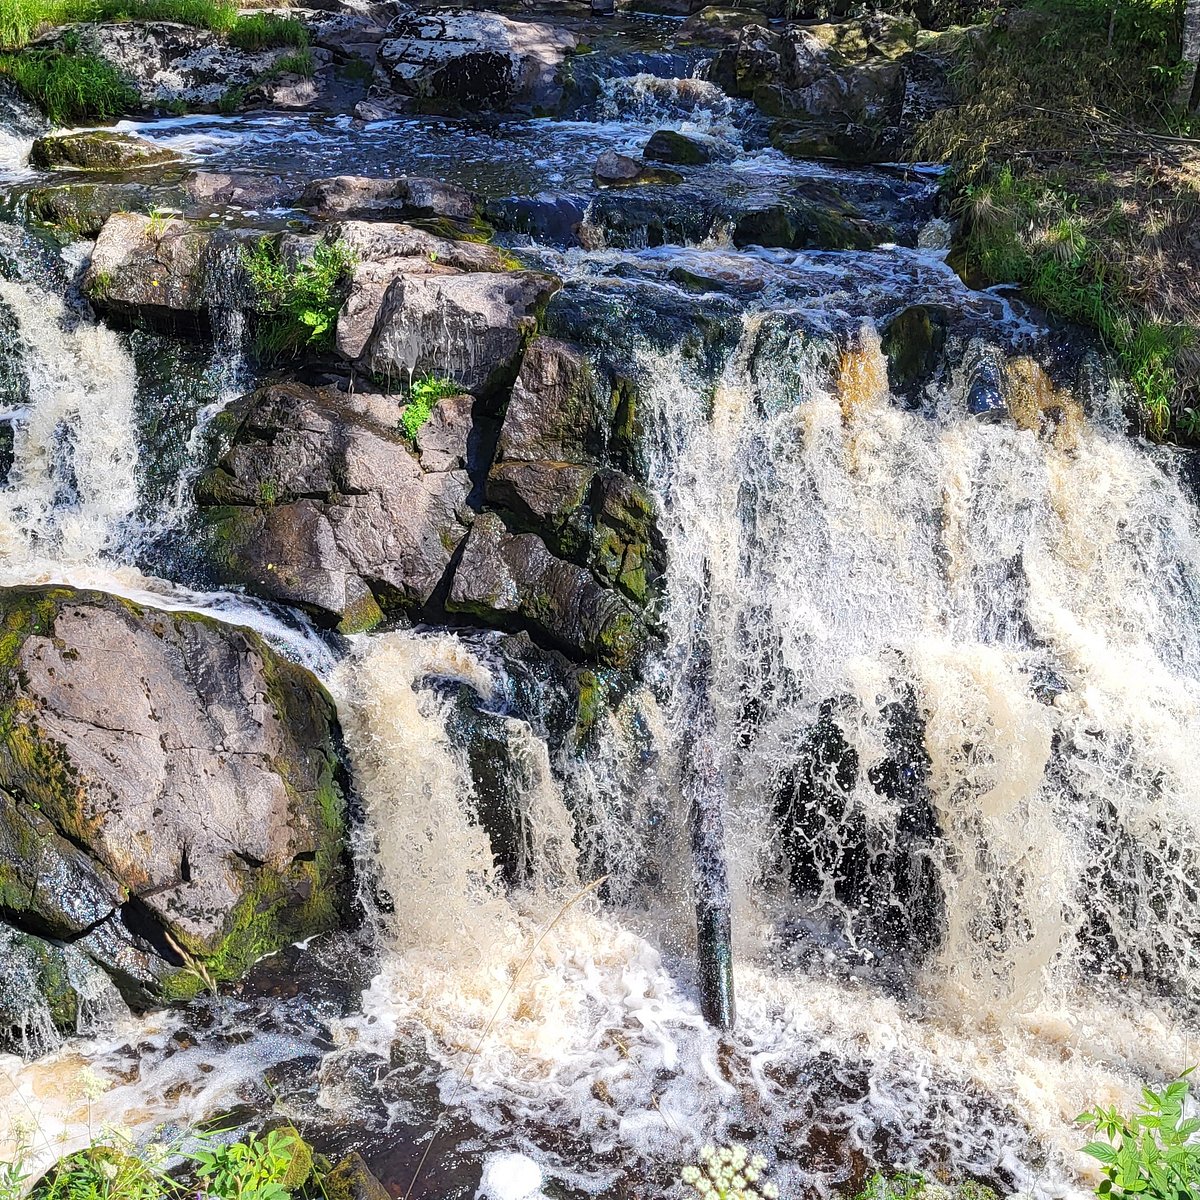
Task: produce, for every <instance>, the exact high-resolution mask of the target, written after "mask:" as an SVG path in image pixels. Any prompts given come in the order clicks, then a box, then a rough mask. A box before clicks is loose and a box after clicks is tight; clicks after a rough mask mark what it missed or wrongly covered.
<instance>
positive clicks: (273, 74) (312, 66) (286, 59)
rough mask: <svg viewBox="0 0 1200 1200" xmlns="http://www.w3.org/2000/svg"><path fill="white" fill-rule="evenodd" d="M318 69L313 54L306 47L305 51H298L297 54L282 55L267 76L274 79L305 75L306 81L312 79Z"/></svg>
mask: <svg viewBox="0 0 1200 1200" xmlns="http://www.w3.org/2000/svg"><path fill="white" fill-rule="evenodd" d="M316 69H317V64H316V60H315V59H314V58H313V52H312V51H311V50H310V49H309V48H308V47H307V46H306V47H305V48H304V49H303V50H297V51H296V53H295V54H281V55H280V56H279V57H278V58H277V59H276V60H275V62H274V63H273V64H272V66H271V69H270V71H269V72H267V74H268V76H269V77H270V78H272V79H275V78H278V77H279V76H280V75H303V76H304V78H305V79H311V78H312V77H313V74H314V73H315V72H316Z"/></svg>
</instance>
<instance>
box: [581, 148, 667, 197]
mask: <svg viewBox="0 0 1200 1200" xmlns="http://www.w3.org/2000/svg"><path fill="white" fill-rule="evenodd" d="M593 178H594V179H595V181H596V183H597V184H599V185H600V187H617V188H619V187H638V186H639V185H641V184H649V183H682V182H683V176H682V175H680V174H679V173H678V172H677V171H668V170H666V169H665V168H663V167H648V166H646V164H645V163H642V162H638V160H637V159H636V158H630V157H629V156H628V155H627V154H618V153H617V152H616V151H615V150H606V151H605V152H604V153H603V154H601V155H600V157H599V158H598V159H596V167H595V170H594V171H593Z"/></svg>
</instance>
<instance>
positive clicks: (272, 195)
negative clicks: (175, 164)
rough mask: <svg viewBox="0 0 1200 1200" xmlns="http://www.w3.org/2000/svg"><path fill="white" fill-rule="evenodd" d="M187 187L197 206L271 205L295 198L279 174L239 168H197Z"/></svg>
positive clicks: (186, 184) (188, 194) (260, 206)
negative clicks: (228, 171)
mask: <svg viewBox="0 0 1200 1200" xmlns="http://www.w3.org/2000/svg"><path fill="white" fill-rule="evenodd" d="M183 190H184V192H185V194H186V195H187V198H188V200H189V201H190V202H191V204H192V205H193V206H195V207H198V208H201V209H205V210H206V209H209V208H214V207H223V206H224V205H226V204H232V205H235V206H236V207H238V208H270V207H273V206H274V205H277V204H282V203H285V202H286V201H287V200H289V199H291V198H293V197H294V195H295V193H294V191H293V190H292V188H291V187H290V186H289V185H288V184H287V183H285V182H284V180H282V179H280V178H279V176H278V175H251V174H250V173H249V172H245V171H239V172H236V173H233V174H226V173H224V172H219V171H193V172H192V174H190V175H189V176H188V177H187V178H186V179H185V180H184V181H183Z"/></svg>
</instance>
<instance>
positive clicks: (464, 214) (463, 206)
mask: <svg viewBox="0 0 1200 1200" xmlns="http://www.w3.org/2000/svg"><path fill="white" fill-rule="evenodd" d="M300 207H301V208H307V209H310V210H311V211H313V212H315V213H317V214H318V215H319V216H322V217H331V216H338V217H372V218H377V217H390V218H392V219H401V218H408V219H411V218H413V217H447V218H450V219H452V220H460V221H469V220H471V218H472V217H474V215H475V201H474V200H473V199H472V198H471V196H470V194H469V193H467V192H465V191H464V190H463V189H462V188H460V187H457V186H455V185H454V184H452V183H442V182H441V181H440V180H437V179H422V178H419V177H417V176H411V177H406V176H404V175H400V176H397V177H396V178H394V179H376V178H372V177H370V176H367V175H335V176H333V177H332V178H330V179H315V180H313V182H312V183H310V184H309V185H308V186H307V187H306V188H305V189H304V193H303V194H302V195H301V197H300Z"/></svg>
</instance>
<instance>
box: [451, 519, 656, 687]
mask: <svg viewBox="0 0 1200 1200" xmlns="http://www.w3.org/2000/svg"><path fill="white" fill-rule="evenodd" d="M446 607H447V608H448V609H450V610H451V611H452V612H460V613H467V614H472V615H474V616H477V617H479V618H481V619H483V620H484V621H486V622H488V623H489V624H500V625H505V624H509V625H511V626H512V627H514V628H524V629H528V630H529V631H530V632H532V633H533V634H534V635H535V636H540V637H542V638H545V639H547V640H548V641H550V642H551V643H553V644H555V645H557V646H560V647H562V648H563V649H565V650H567V652H568V653H574V654H576V655H583V656H585V657H588V658H593V659H599V660H601V661H603V662H606V663H609V664H611V665H613V666H618V667H621V666H626V665H628V664H629V663H630V662H631V661H632V660H633V658H634V657H635V655H636V653H637V649H638V646H639V643H640V641H641V619H640V616H639V614H638V612H637V610H636V608H634V606H633V605H632V604H631V603H630V602H629V601H628V600H626V599H625V598H624V597H622V596H621V595H620V594H619V593H617V592H616V591H614V590H612V589H611V588H608V587H605V586H604V585H602V584H601V583H600V582H599V581H598V580H597V579H596V577H595V576H594V575H593V574H592V573H591V572H590V571H588V570H587V569H586V568H584V567H581V566H578V565H577V564H575V563H572V562H567V561H565V560H564V559H561V558H558V557H556V556H555V555H554V554H552V553H551V552H550V551H549V549H548V548H547V547H546V543H545V542H544V541H543V540H542V539H541V538H540V537H538V536H537V535H536V534H533V533H515V534H514V533H511V532H509V530H508V529H507V528H506V527H505V524H504V521H503V520H502V519H501V518H500V516H499V515H497V514H496V513H490V512H489V513H483V514H481V515H480V516H479V517H478V518H477V519H476V521H475V523H474V525H473V526H472V527H471V533H470V536H469V537H468V538H467V542H466V546H465V547H464V549H463V554H462V561H461V562H460V563H459V565H458V567H457V569H456V570H455V572H454V581H453V583H452V585H451V588H450V594H449V597H448V599H447V601H446Z"/></svg>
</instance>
